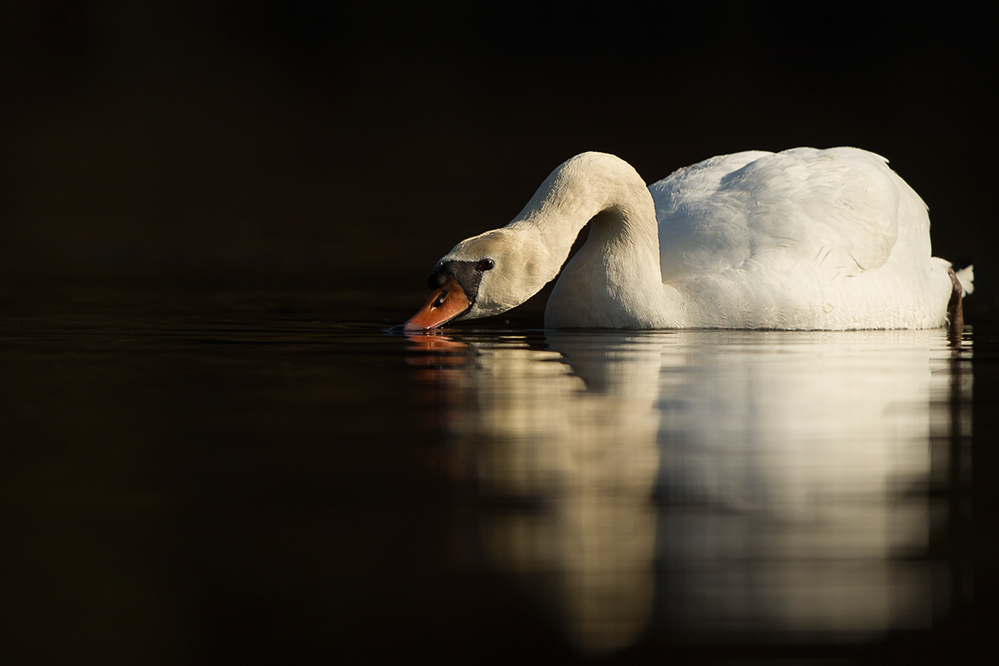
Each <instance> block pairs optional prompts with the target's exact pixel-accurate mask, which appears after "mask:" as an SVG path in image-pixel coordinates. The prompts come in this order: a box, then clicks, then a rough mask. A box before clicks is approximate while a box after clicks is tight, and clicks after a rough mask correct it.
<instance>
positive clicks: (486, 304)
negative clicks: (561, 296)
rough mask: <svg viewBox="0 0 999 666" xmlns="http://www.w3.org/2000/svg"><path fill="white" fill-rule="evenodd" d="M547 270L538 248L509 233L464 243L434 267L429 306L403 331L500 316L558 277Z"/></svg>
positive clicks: (496, 232)
mask: <svg viewBox="0 0 999 666" xmlns="http://www.w3.org/2000/svg"><path fill="white" fill-rule="evenodd" d="M549 273H550V271H545V270H544V264H543V262H542V261H540V260H539V256H538V252H537V245H536V244H533V243H528V242H527V238H526V237H525V234H523V233H518V230H517V229H512V228H509V227H505V228H503V229H495V230H493V231H487V232H486V233H484V234H480V235H478V236H473V237H472V238H468V239H466V240H463V241H462V242H460V243H458V244H457V245H455V246H454V248H453V249H452V250H451V251H450V252H448V253H447V254H446V255H444V257H442V258H441V260H440V261H438V262H437V265H436V266H434V270H433V272H432V273H431V274H430V278H429V279H428V280H427V283H428V285H429V286H430V288H431V289H432V290H433V293H431V294H430V298H429V299H427V302H426V304H425V305H424V306H423V308H421V309H420V311H419V312H417V313H416V314H415V315H413V317H412V318H411V319H410V320H409V321H407V322H406V323H405V324H404V326H405V328H406V329H407V330H426V329H432V328H438V327H440V326H443V325H444V324H447V323H449V322H452V321H456V320H458V319H478V318H479V317H488V316H490V315H495V314H500V313H502V312H506V311H507V310H509V309H511V308H513V307H516V306H518V305H520V304H521V303H523V302H524V301H526V300H527V299H528V298H530V297H531V296H533V295H534V294H536V293H537V292H538V291H539V290H540V289H541V287H543V286H544V285H545V283H547V282H548V281H549V280H551V279H552V277H554V275H549Z"/></svg>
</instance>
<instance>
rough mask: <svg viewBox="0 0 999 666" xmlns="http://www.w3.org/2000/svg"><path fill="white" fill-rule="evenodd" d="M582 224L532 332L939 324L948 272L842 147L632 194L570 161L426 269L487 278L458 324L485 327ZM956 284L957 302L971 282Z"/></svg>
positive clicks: (761, 160) (714, 167) (556, 261)
mask: <svg viewBox="0 0 999 666" xmlns="http://www.w3.org/2000/svg"><path fill="white" fill-rule="evenodd" d="M587 223H589V224H590V234H589V237H588V239H587V242H586V243H585V244H584V245H583V247H582V248H580V250H579V252H578V253H577V254H576V255H575V256H574V257H573V259H572V260H571V261H570V262H569V263H568V264H567V265H566V266H565V268H564V269H562V275H561V276H560V277H559V280H558V282H557V283H556V285H555V289H554V291H553V292H552V296H551V298H550V299H549V302H548V306H547V309H546V312H545V325H546V326H547V327H550V328H567V327H601V328H773V329H828V330H844V329H872V328H909V329H914V328H935V327H940V326H943V325H945V324H946V323H947V317H948V302H949V301H950V297H951V292H952V290H953V288H954V287H953V282H952V280H951V273H950V264H949V263H948V262H946V261H944V260H942V259H938V258H935V257H932V255H931V252H930V236H929V226H930V222H929V216H928V214H927V210H926V205H925V204H924V203H923V201H922V200H921V199H920V198H919V196H918V195H917V194H916V193H915V192H914V191H913V190H912V188H911V187H909V186H908V185H907V184H906V183H905V181H903V180H902V179H901V178H900V177H899V176H898V175H897V174H895V173H894V172H893V171H892V170H891V169H890V168H888V165H887V162H886V160H885V159H884V158H882V157H880V156H878V155H875V154H873V153H869V152H866V151H862V150H858V149H855V148H832V149H828V150H816V149H813V148H796V149H793V150H787V151H784V152H781V153H766V152H758V151H753V152H743V153H736V154H733V155H725V156H720V157H713V158H711V159H708V160H705V161H704V162H700V163H698V164H695V165H693V166H690V167H687V168H684V169H680V170H679V171H677V172H675V173H673V174H672V175H670V176H669V177H667V178H665V179H663V180H661V181H659V182H657V183H654V184H652V185H651V186H649V187H648V188H646V186H645V183H644V181H643V180H642V179H641V177H640V176H639V175H638V173H637V172H636V171H635V170H634V169H633V168H632V167H631V166H630V165H628V164H627V163H626V162H624V161H623V160H621V159H619V158H617V157H615V156H613V155H607V154H603V153H583V154H581V155H577V156H576V157H573V158H572V159H570V160H568V161H567V162H565V163H564V164H562V165H561V166H559V167H558V168H557V169H556V170H555V171H554V172H552V174H551V175H550V176H549V177H548V179H547V180H545V182H544V183H543V184H542V185H541V187H540V188H539V189H538V191H537V192H536V193H535V195H534V197H533V198H532V199H531V201H530V202H529V203H528V204H527V206H526V207H525V208H524V210H523V211H521V213H520V215H518V216H517V217H516V218H515V219H514V220H513V221H512V222H511V223H510V224H508V225H507V226H506V227H504V228H503V229H499V230H495V231H491V232H486V233H485V234H482V235H480V236H476V237H473V238H470V239H468V240H466V241H463V242H461V243H459V244H458V245H457V246H455V248H454V249H453V250H452V251H451V252H450V253H448V255H446V256H445V257H444V258H443V259H442V260H441V262H439V263H438V269H437V270H444V269H446V267H448V266H454V265H457V264H456V263H455V262H458V263H462V262H480V261H482V260H486V259H488V260H490V261H491V262H492V263H493V264H494V265H495V269H494V270H487V271H485V272H481V273H480V274H479V275H480V278H481V279H480V281H479V282H478V284H477V285H475V286H474V287H473V288H471V289H469V291H472V292H474V293H470V294H469V295H468V296H469V300H470V302H471V305H470V306H469V307H468V309H467V310H465V311H464V312H463V313H461V314H460V315H458V316H459V317H461V318H474V317H482V316H487V315H491V314H497V313H499V312H503V311H505V310H507V309H509V308H511V307H514V306H516V305H518V304H520V303H522V302H523V301H525V300H527V298H529V297H530V296H532V295H533V294H535V293H537V291H538V290H539V289H540V288H541V287H542V286H543V285H544V284H545V283H546V282H548V281H550V280H551V279H553V278H554V277H555V276H556V275H557V274H558V272H559V269H560V268H562V264H563V263H565V259H566V257H567V256H568V253H569V249H570V248H571V246H572V243H573V241H574V240H575V238H576V236H577V234H578V233H579V231H580V230H581V229H582V228H583V226H585V225H586V224H587ZM491 265H492V264H491ZM959 277H960V279H961V286H962V287H963V290H964V291H965V292H970V291H971V271H970V270H967V271H964V272H962V275H960V276H959ZM428 305H429V302H428ZM414 319H415V318H414ZM440 323H444V322H440ZM440 323H437V324H434V325H440Z"/></svg>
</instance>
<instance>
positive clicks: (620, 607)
mask: <svg viewBox="0 0 999 666" xmlns="http://www.w3.org/2000/svg"><path fill="white" fill-rule="evenodd" d="M419 304H420V301H419V296H417V297H416V299H415V300H413V302H412V303H410V302H409V301H408V300H407V301H406V302H405V304H403V303H402V300H400V299H396V300H395V301H393V302H391V303H389V304H388V305H385V304H381V303H380V301H379V295H378V294H374V293H350V292H336V291H327V290H322V289H318V288H301V287H296V288H288V289H283V290H281V289H254V288H241V289H236V288H231V287H220V286H205V285H195V286H189V287H171V288H159V289H150V288H141V289H140V288H138V287H134V288H124V287H108V286H103V287H101V286H84V287H76V288H72V289H56V288H52V289H48V290H45V291H38V292H32V293H31V294H30V295H28V294H26V293H21V294H20V295H15V294H13V292H11V293H8V294H7V295H5V296H4V298H3V305H4V309H3V311H2V316H0V374H2V377H3V382H2V384H0V419H2V420H0V441H2V442H3V444H2V451H3V465H2V470H0V473H2V485H0V493H2V500H0V502H2V505H0V506H2V514H0V515H2V521H3V522H2V526H3V532H4V535H5V542H6V545H5V547H4V548H3V549H2V551H3V556H2V557H3V559H2V562H3V569H4V572H5V573H4V578H3V580H4V592H3V598H4V603H3V605H2V608H3V616H2V625H3V627H4V628H3V630H2V631H3V634H4V636H3V643H4V646H5V647H3V648H0V649H2V650H3V651H4V652H6V653H9V654H10V655H11V656H12V657H14V658H16V661H9V659H8V660H7V663H32V662H37V663H75V662H80V661H82V660H84V659H88V658H89V660H93V661H95V662H99V663H105V664H114V663H123V664H124V663H128V664H135V663H142V664H155V663H171V664H179V663H223V662H224V663H240V664H252V663H336V662H339V663H344V662H342V661H340V660H342V659H344V658H347V659H348V660H349V661H347V662H346V663H352V662H355V661H369V662H384V663H409V662H411V661H412V660H413V659H414V658H416V657H426V658H429V659H431V660H432V661H434V662H437V663H523V662H524V661H525V660H526V659H527V658H528V657H531V658H535V659H536V658H544V659H547V660H549V661H551V662H558V663H571V662H575V661H587V660H593V659H607V660H610V661H612V662H615V663H673V662H676V663H689V662H697V663H736V662H739V663H743V662H742V660H747V659H748V660H766V659H778V660H794V659H813V658H816V659H818V658H821V659H834V660H838V659H842V660H845V661H848V662H852V661H860V662H870V663H875V662H878V663H881V662H882V661H883V660H884V659H885V658H888V657H900V658H905V659H908V660H910V661H920V662H921V661H930V660H940V659H947V658H950V657H953V656H959V657H961V658H962V659H968V658H974V657H979V656H981V655H982V654H984V651H985V650H986V648H987V647H990V646H991V644H990V643H988V641H987V639H988V636H989V634H991V633H992V631H991V629H989V627H990V626H991V625H988V624H987V623H986V621H985V617H986V612H987V610H988V609H989V608H990V604H991V603H992V601H993V600H994V598H995V597H994V592H995V571H996V567H995V564H994V559H993V558H994V555H995V536H994V533H995V532H994V530H993V529H992V526H993V525H994V524H995V519H994V517H993V516H994V514H993V513H992V511H993V509H994V507H995V501H994V497H995V494H994V492H993V491H992V490H991V488H994V487H996V485H995V484H994V481H995V480H996V477H997V471H996V467H995V464H994V463H995V454H994V453H992V452H990V450H989V449H990V448H994V444H995V442H996V441H999V438H997V437H996V432H997V431H996V421H995V414H996V405H997V399H996V392H995V389H996V385H997V369H996V367H997V364H996V360H997V358H999V353H997V352H999V344H997V342H996V335H995V333H996V332H995V329H986V328H982V329H980V330H978V329H972V328H971V327H969V328H968V329H967V330H966V332H965V334H964V335H963V336H962V337H960V338H959V339H950V338H948V336H947V335H946V333H945V332H944V331H876V332H875V331H863V332H847V333H828V332H806V333H798V332H762V331H672V332H640V333H639V332H629V333H619V332H592V331H591V332H556V331H544V330H540V329H538V328H531V327H530V326H521V325H513V324H504V323H503V322H495V323H493V322H489V321H485V322H481V323H477V324H476V323H474V322H473V323H471V324H470V325H463V326H462V325H458V326H455V327H454V328H451V329H448V330H446V331H445V332H444V333H443V334H439V335H409V336H406V335H399V334H387V333H386V332H384V331H385V329H386V328H387V327H388V326H390V325H392V324H397V323H399V322H400V321H402V320H403V319H405V318H406V317H407V316H408V315H409V314H411V312H410V310H413V311H415V309H416V307H417V306H418V305H419Z"/></svg>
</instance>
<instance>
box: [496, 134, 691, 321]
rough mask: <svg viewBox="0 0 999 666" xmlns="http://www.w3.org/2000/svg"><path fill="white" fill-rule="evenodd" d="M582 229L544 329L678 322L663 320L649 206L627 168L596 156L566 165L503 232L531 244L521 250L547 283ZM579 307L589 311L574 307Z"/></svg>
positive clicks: (610, 157) (642, 188) (645, 194)
mask: <svg viewBox="0 0 999 666" xmlns="http://www.w3.org/2000/svg"><path fill="white" fill-rule="evenodd" d="M587 223H590V232H589V237H588V238H587V241H586V243H585V244H584V245H583V247H582V248H581V249H580V250H579V252H578V253H577V254H576V256H575V257H573V259H572V261H570V262H569V264H568V265H567V266H566V267H565V269H564V270H563V271H562V276H561V277H560V278H559V281H558V284H557V285H556V287H555V290H554V291H553V293H552V295H551V298H550V299H549V301H548V308H547V311H546V313H545V325H546V326H548V327H553V328H559V327H568V326H573V327H578V326H602V327H622V328H647V327H650V326H676V325H678V324H680V323H681V322H679V321H670V320H667V319H665V318H664V313H665V312H669V311H671V310H672V309H673V308H670V307H669V306H668V304H667V303H666V302H664V301H665V300H666V296H665V295H664V291H663V286H662V272H661V270H660V266H659V229H658V224H657V222H656V213H655V204H654V203H653V200H652V195H651V194H650V193H649V190H648V188H647V187H646V185H645V182H644V181H643V180H642V178H641V177H640V176H639V175H638V173H637V172H636V171H635V170H634V168H632V167H631V165H629V164H628V163H627V162H624V161H623V160H621V159H618V158H617V157H614V156H613V155H605V154H602V153H584V154H582V155H578V156H576V157H574V158H572V159H570V160H569V161H567V162H565V163H564V164H562V165H561V166H560V167H559V168H557V169H556V170H555V171H554V172H552V174H551V175H550V176H549V177H548V179H547V180H545V182H544V183H542V185H541V187H539V188H538V191H537V192H536V193H535V194H534V197H533V198H532V199H531V201H530V202H528V204H527V206H526V207H525V208H524V210H523V211H521V213H520V215H518V216H517V218H516V219H515V220H514V221H513V222H511V223H510V224H509V225H508V228H509V229H511V230H513V231H517V232H521V233H524V234H526V235H527V236H528V237H529V238H530V241H529V242H527V243H525V247H526V248H530V250H529V251H532V252H535V253H537V255H538V261H539V263H540V264H542V265H543V266H544V270H543V271H541V272H542V274H543V275H544V278H545V281H549V280H551V279H553V278H554V277H555V275H557V274H558V271H559V269H560V268H561V266H562V264H563V263H564V262H565V259H566V257H568V255H569V250H570V249H571V247H572V244H573V242H574V241H575V239H576V236H577V235H578V234H579V232H580V230H581V229H582V228H583V227H584V226H586V224H587ZM671 291H673V290H672V289H671ZM673 295H674V296H676V293H675V291H673ZM677 300H678V297H677ZM580 303H585V304H586V305H587V307H586V308H580V307H579V304H580ZM580 310H585V311H582V312H581V311H580Z"/></svg>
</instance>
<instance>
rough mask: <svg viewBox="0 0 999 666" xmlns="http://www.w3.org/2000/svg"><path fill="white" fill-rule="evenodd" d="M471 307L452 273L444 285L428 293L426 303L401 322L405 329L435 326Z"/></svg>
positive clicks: (421, 328) (414, 329) (463, 312)
mask: <svg viewBox="0 0 999 666" xmlns="http://www.w3.org/2000/svg"><path fill="white" fill-rule="evenodd" d="M471 307H472V302H471V301H470V300H469V299H468V296H467V295H465V290H464V289H462V288H461V285H460V284H458V281H457V280H455V279H454V276H453V275H449V276H448V278H447V280H445V282H444V286H443V287H441V288H440V289H438V290H437V291H435V292H434V293H432V294H430V298H429V299H428V300H427V303H426V305H424V306H423V307H422V308H421V309H420V311H419V312H417V313H416V314H415V315H413V316H412V317H411V318H410V320H409V321H407V322H406V323H405V324H403V327H404V328H405V329H406V330H407V331H422V330H425V329H428V328H437V327H438V326H443V325H444V324H446V323H448V322H449V321H451V320H452V319H455V318H456V317H460V316H461V315H463V314H465V313H466V312H468V310H469V308H471Z"/></svg>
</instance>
